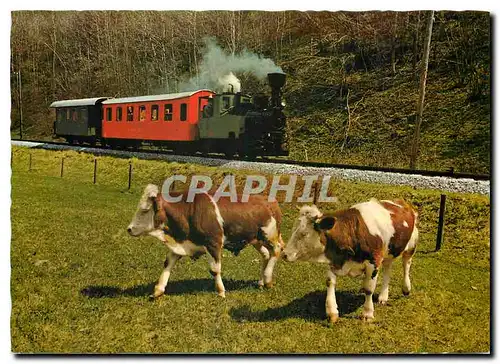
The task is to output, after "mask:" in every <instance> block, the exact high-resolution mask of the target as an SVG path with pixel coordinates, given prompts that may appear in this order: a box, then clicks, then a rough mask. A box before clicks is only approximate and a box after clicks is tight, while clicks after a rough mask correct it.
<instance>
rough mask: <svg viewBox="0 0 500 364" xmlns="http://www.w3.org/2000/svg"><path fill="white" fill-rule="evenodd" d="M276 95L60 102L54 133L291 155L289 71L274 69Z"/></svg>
mask: <svg viewBox="0 0 500 364" xmlns="http://www.w3.org/2000/svg"><path fill="white" fill-rule="evenodd" d="M267 76H268V82H269V86H270V87H271V97H270V98H269V97H268V96H265V95H257V96H255V97H251V96H249V95H245V94H242V93H240V92H236V93H234V92H232V91H231V92H224V93H220V94H218V93H215V92H213V91H211V90H206V89H202V90H197V91H192V92H182V93H174V94H164V95H149V96H138V97H124V98H108V97H96V98H88V99H79V100H63V101H55V102H53V103H52V104H51V105H50V107H51V108H55V115H56V120H55V121H54V134H55V136H56V137H59V138H64V139H65V140H66V141H67V142H68V143H71V144H90V145H98V144H99V145H101V146H105V147H110V148H117V149H120V148H132V149H134V148H139V147H141V146H144V145H150V146H157V147H162V148H168V149H172V150H174V151H175V152H178V153H183V154H187V153H189V154H191V153H196V152H201V153H203V154H208V153H224V154H225V155H226V156H227V157H232V156H234V155H235V154H238V155H239V156H241V157H251V158H253V157H256V156H281V155H288V150H287V145H286V135H285V126H286V117H285V115H284V114H283V104H282V88H283V86H284V85H285V82H286V75H285V74H284V73H269V74H268V75H267Z"/></svg>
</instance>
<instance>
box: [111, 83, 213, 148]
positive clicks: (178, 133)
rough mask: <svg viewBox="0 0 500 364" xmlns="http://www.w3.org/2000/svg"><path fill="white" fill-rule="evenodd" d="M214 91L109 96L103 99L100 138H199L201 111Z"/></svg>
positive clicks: (127, 141) (167, 141) (119, 140)
mask: <svg viewBox="0 0 500 364" xmlns="http://www.w3.org/2000/svg"><path fill="white" fill-rule="evenodd" d="M214 95H215V93H214V92H212V91H210V90H198V91H192V92H182V93H176V94H166V95H151V96H138V97H124V98H116V99H108V100H106V101H104V102H103V103H102V107H103V113H102V115H103V116H102V137H103V140H104V142H105V143H106V144H108V145H111V146H113V145H120V144H130V142H132V144H139V143H141V142H143V141H145V142H150V143H151V144H178V143H176V142H193V141H195V140H198V138H199V136H198V121H199V120H200V116H201V111H202V110H203V107H204V106H205V105H206V104H207V103H208V98H209V97H213V96H214ZM181 144H183V143H181Z"/></svg>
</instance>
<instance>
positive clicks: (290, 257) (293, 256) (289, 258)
mask: <svg viewBox="0 0 500 364" xmlns="http://www.w3.org/2000/svg"><path fill="white" fill-rule="evenodd" d="M280 257H281V259H283V260H284V261H285V262H294V261H295V260H296V258H297V254H296V253H287V252H286V251H284V250H283V251H282V252H281V255H280Z"/></svg>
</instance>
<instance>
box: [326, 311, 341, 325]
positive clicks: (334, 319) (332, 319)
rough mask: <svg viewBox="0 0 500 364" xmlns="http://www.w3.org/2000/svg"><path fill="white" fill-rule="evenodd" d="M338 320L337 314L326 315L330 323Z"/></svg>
mask: <svg viewBox="0 0 500 364" xmlns="http://www.w3.org/2000/svg"><path fill="white" fill-rule="evenodd" d="M338 320H339V315H337V314H335V313H334V314H331V315H330V316H329V317H328V321H329V322H330V323H331V324H334V323H336V322H337V321H338Z"/></svg>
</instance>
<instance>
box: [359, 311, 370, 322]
mask: <svg viewBox="0 0 500 364" xmlns="http://www.w3.org/2000/svg"><path fill="white" fill-rule="evenodd" d="M361 320H363V321H364V322H372V321H373V315H372V314H369V313H363V314H362V315H361Z"/></svg>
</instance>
